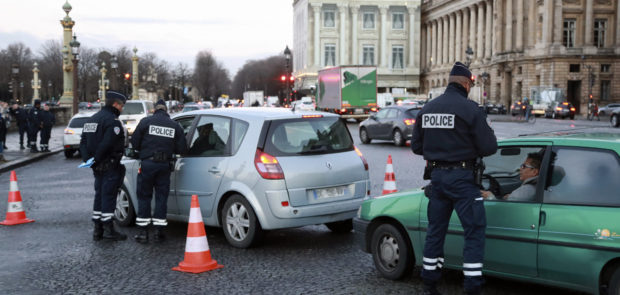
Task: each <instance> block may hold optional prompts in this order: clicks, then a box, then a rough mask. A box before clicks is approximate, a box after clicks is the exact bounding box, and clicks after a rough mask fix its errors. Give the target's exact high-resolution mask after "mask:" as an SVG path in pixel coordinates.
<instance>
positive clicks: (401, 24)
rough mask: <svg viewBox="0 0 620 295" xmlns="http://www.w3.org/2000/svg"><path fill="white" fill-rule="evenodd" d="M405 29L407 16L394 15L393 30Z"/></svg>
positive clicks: (398, 13)
mask: <svg viewBox="0 0 620 295" xmlns="http://www.w3.org/2000/svg"><path fill="white" fill-rule="evenodd" d="M404 28H405V14H404V13H402V12H394V13H392V29H393V30H402V29H404Z"/></svg>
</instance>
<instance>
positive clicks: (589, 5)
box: [584, 0, 618, 46]
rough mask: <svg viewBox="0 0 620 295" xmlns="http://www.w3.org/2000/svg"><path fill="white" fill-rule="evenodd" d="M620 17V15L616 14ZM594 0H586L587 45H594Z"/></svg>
mask: <svg viewBox="0 0 620 295" xmlns="http://www.w3.org/2000/svg"><path fill="white" fill-rule="evenodd" d="M616 17H618V16H616ZM593 18H594V0H586V19H585V22H584V25H585V29H584V33H585V39H584V41H585V43H584V45H585V46H594V36H593V35H594V34H593V33H594V31H593V29H592V27H593V26H594V20H593Z"/></svg>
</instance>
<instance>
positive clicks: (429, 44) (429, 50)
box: [424, 23, 433, 69]
mask: <svg viewBox="0 0 620 295" xmlns="http://www.w3.org/2000/svg"><path fill="white" fill-rule="evenodd" d="M432 34H433V23H427V24H426V54H425V55H426V57H425V59H424V66H425V68H427V69H430V66H431V65H432V64H430V62H431V58H433V36H432Z"/></svg>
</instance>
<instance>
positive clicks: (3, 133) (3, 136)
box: [0, 116, 7, 163]
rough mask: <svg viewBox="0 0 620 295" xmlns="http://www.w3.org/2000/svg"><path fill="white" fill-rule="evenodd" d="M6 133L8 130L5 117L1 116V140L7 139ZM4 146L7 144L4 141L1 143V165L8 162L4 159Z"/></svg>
mask: <svg viewBox="0 0 620 295" xmlns="http://www.w3.org/2000/svg"><path fill="white" fill-rule="evenodd" d="M6 132H7V128H6V123H5V119H4V116H0V138H2V140H5V139H6ZM4 145H5V142H4V141H2V142H1V143H0V163H6V162H7V160H6V159H5V158H4Z"/></svg>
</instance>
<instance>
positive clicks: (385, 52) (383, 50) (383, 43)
mask: <svg viewBox="0 0 620 295" xmlns="http://www.w3.org/2000/svg"><path fill="white" fill-rule="evenodd" d="M387 11H388V6H387V5H381V6H379V12H380V13H381V51H380V52H381V66H382V67H384V68H387V67H388V52H389V50H388V48H387V47H388V45H387Z"/></svg>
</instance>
